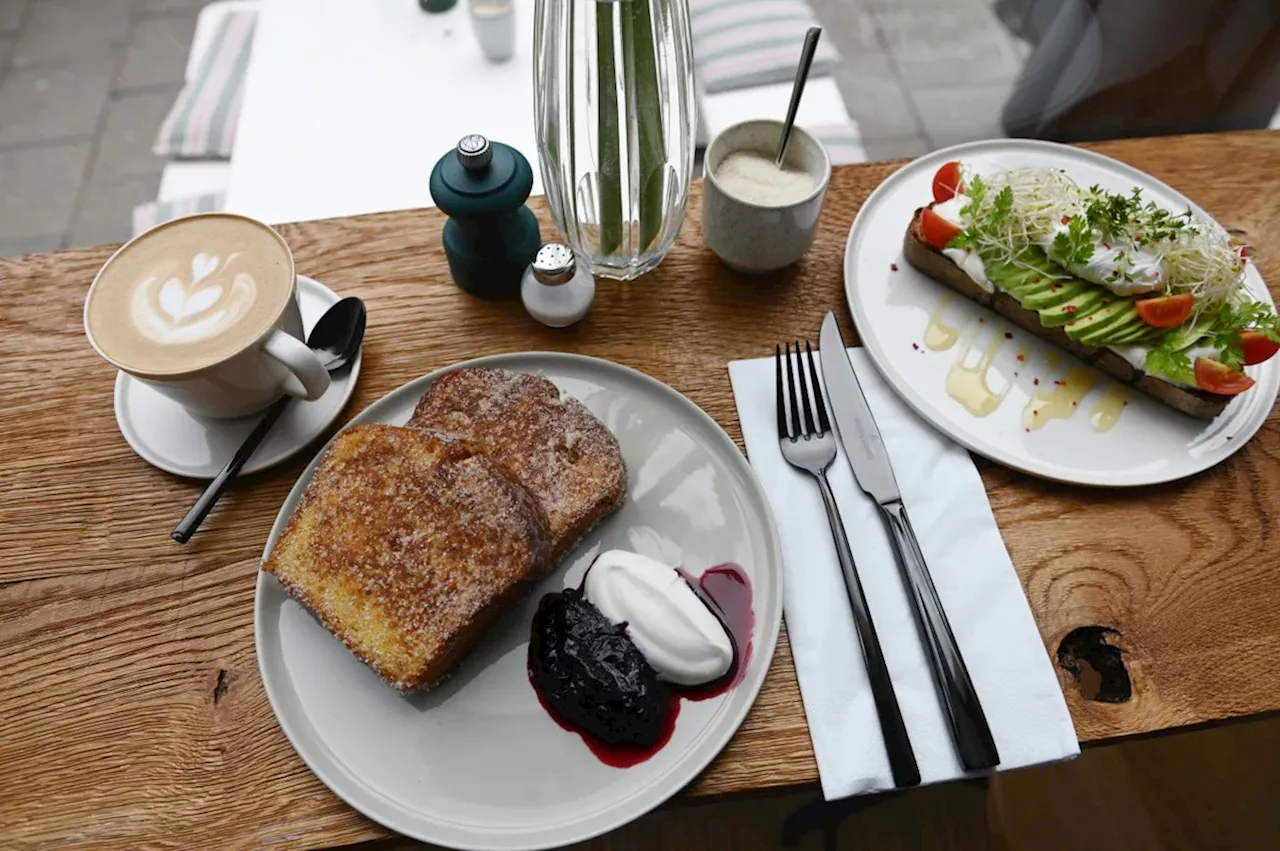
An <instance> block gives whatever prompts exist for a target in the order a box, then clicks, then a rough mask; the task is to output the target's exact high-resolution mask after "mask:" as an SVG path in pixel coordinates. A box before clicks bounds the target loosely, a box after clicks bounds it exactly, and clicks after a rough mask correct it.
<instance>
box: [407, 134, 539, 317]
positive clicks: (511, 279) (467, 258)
mask: <svg viewBox="0 0 1280 851" xmlns="http://www.w3.org/2000/svg"><path fill="white" fill-rule="evenodd" d="M430 186H431V198H432V199H433V200H434V201H435V203H436V206H437V207H439V208H440V209H441V210H443V211H444V212H445V213H446V214H447V215H448V216H449V221H447V222H445V224H444V253H445V255H446V256H447V257H448V258H449V273H450V274H452V275H453V280H454V282H455V283H457V285H458V286H460V287H462V288H463V289H464V290H466V291H467V292H469V293H471V294H472V295H476V296H480V297H481V298H518V297H519V296H520V281H521V278H522V276H523V275H524V270H525V268H526V267H527V266H528V265H529V264H530V263H532V262H533V258H534V255H536V254H537V253H538V248H539V246H541V244H542V235H541V234H540V233H539V232H538V219H537V217H536V216H534V215H533V212H532V211H531V210H530V209H529V208H528V207H526V206H525V205H524V202H525V201H526V200H527V199H528V197H529V192H530V191H531V190H532V189H533V169H532V168H530V166H529V161H528V160H527V159H525V158H524V156H523V155H522V154H521V153H520V152H519V151H517V150H516V149H515V148H512V147H510V146H508V145H504V144H502V143H501V142H490V141H489V140H488V139H486V138H485V137H483V136H480V135H477V134H472V135H470V136H465V137H463V139H462V141H461V142H459V143H458V146H457V147H456V148H455V149H454V150H452V151H449V153H447V154H445V155H444V156H443V157H441V158H440V161H439V162H437V163H436V167H435V168H433V169H432V170H431V184H430Z"/></svg>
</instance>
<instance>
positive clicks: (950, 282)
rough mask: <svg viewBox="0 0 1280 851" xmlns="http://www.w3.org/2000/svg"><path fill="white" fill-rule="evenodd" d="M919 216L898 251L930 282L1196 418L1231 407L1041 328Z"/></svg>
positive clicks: (1225, 401) (1222, 399) (1028, 312)
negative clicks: (968, 268)
mask: <svg viewBox="0 0 1280 851" xmlns="http://www.w3.org/2000/svg"><path fill="white" fill-rule="evenodd" d="M923 212H924V208H920V209H918V210H916V211H915V214H914V215H913V216H912V218H911V224H910V225H908V226H907V232H906V235H905V237H904V238H903V243H902V251H903V255H904V256H905V257H906V258H907V262H908V263H910V264H911V265H912V266H914V267H915V268H917V269H919V270H920V271H921V272H923V273H924V274H926V275H928V276H929V277H930V278H932V279H933V280H935V281H937V282H938V283H940V284H943V285H944V286H946V287H948V288H950V289H952V290H954V291H956V292H957V293H959V294H960V295H962V296H964V297H965V298H968V299H970V300H972V301H976V302H977V303H978V304H981V305H984V306H986V307H990V308H991V309H992V310H994V311H996V312H997V313H999V314H1000V315H1001V316H1003V317H1005V318H1006V319H1008V320H1009V321H1011V322H1014V323H1016V324H1017V325H1019V326H1020V327H1022V328H1023V329H1025V330H1027V331H1030V332H1031V333H1033V334H1035V335H1036V336H1037V337H1040V338H1041V339H1044V340H1048V341H1049V342H1051V343H1054V344H1056V345H1058V346H1059V347H1061V348H1063V349H1066V350H1067V351H1068V352H1070V353H1071V354H1073V355H1075V356H1076V357H1077V358H1079V359H1080V360H1082V361H1084V362H1085V363H1087V364H1089V365H1091V366H1093V367H1095V368H1097V369H1100V370H1102V371H1103V372H1104V373H1106V374H1107V375H1110V376H1111V377H1112V378H1114V379H1116V380H1117V381H1121V382H1124V383H1125V384H1128V385H1131V386H1132V387H1133V388H1135V389H1136V390H1140V391H1142V392H1143V393H1145V394H1147V395H1148V396H1150V397H1151V398H1153V399H1155V400H1157V401H1159V402H1163V403H1164V404H1166V405H1168V406H1169V407H1171V408H1173V409H1174V410H1177V411H1181V412H1182V413H1184V414H1187V415H1189V416H1192V417H1197V418H1199V419H1205V420H1211V419H1213V418H1214V417H1216V416H1218V414H1221V413H1222V411H1223V410H1224V409H1225V408H1226V407H1227V405H1228V404H1229V403H1230V402H1231V399H1232V397H1231V396H1222V395H1219V394H1217V393H1206V392H1205V391H1203V390H1196V389H1194V388H1190V387H1181V386H1179V385H1177V384H1173V383H1172V382H1169V381H1165V380H1164V379H1163V378H1161V377H1159V376H1157V375H1148V374H1146V373H1144V372H1142V371H1141V370H1138V369H1135V368H1134V367H1133V366H1132V365H1131V364H1130V363H1129V362H1128V361H1126V360H1124V359H1123V358H1121V357H1120V356H1119V355H1117V354H1116V353H1115V352H1112V351H1110V350H1109V349H1106V348H1096V347H1093V346H1086V345H1084V344H1082V343H1080V342H1078V341H1076V340H1073V339H1071V338H1070V337H1068V336H1067V333H1066V329H1065V328H1062V327H1061V326H1058V327H1054V328H1046V327H1045V326H1044V325H1042V324H1041V322H1040V315H1039V314H1037V313H1036V312H1035V311H1034V310H1028V309H1027V308H1025V307H1023V306H1022V305H1021V304H1020V303H1019V302H1018V300H1017V299H1016V298H1014V297H1013V296H1011V295H1009V294H1008V293H1006V292H1003V291H1001V290H998V289H997V290H996V291H995V292H994V293H989V292H987V291H986V290H984V289H982V287H980V286H978V284H976V283H975V282H974V280H973V279H972V278H970V277H969V275H968V274H967V273H966V272H965V271H964V270H963V269H961V268H960V267H959V266H957V265H956V264H955V263H953V262H951V259H950V258H949V257H947V256H946V255H945V254H943V253H942V252H941V251H939V250H938V249H937V248H935V247H933V246H932V245H930V244H929V243H928V242H927V241H926V240H925V238H924V232H923V229H922V225H921V219H920V216H921V214H922V213H923Z"/></svg>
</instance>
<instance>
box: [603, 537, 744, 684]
mask: <svg viewBox="0 0 1280 851" xmlns="http://www.w3.org/2000/svg"><path fill="white" fill-rule="evenodd" d="M583 592H584V593H585V595H586V598H587V601H588V602H590V603H591V604H592V605H593V606H595V607H596V608H597V609H599V610H600V613H601V614H603V615H604V616H605V617H606V618H608V619H609V620H610V621H612V622H613V623H625V624H626V625H627V635H628V637H629V638H630V639H631V641H632V643H634V644H635V645H636V647H637V648H639V650H640V652H641V653H643V654H644V657H645V660H646V661H647V662H648V663H649V664H650V665H651V666H652V667H653V669H654V670H655V671H657V672H658V676H659V677H661V678H662V679H664V680H666V681H668V682H671V683H676V684H677V685H689V686H692V685H701V684H703V683H709V682H711V681H713V680H717V679H719V678H720V677H723V676H724V675H725V674H726V673H728V671H729V668H730V666H732V664H733V643H732V642H731V641H730V640H729V634H728V633H727V632H725V628H724V626H723V625H722V624H721V623H720V620H719V619H718V618H717V617H716V616H715V615H714V614H712V612H711V610H710V609H708V608H707V606H706V604H705V603H703V602H702V600H701V598H699V597H698V595H697V594H695V593H694V591H693V589H692V588H690V587H689V583H687V582H686V581H685V580H684V577H683V576H681V575H680V574H679V573H678V572H677V571H676V570H675V568H673V567H669V566H667V565H665V564H663V563H662V562H659V561H654V560H653V559H651V558H648V557H647V556H642V555H639V554H638V553H631V552H627V551H625V550H609V551H608V552H604V553H601V554H600V557H599V558H597V559H596V561H595V563H594V564H593V565H592V566H591V570H590V571H588V573H587V580H586V583H585V585H584V587H583Z"/></svg>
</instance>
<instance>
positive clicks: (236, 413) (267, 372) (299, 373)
mask: <svg viewBox="0 0 1280 851" xmlns="http://www.w3.org/2000/svg"><path fill="white" fill-rule="evenodd" d="M214 216H222V217H226V216H231V217H233V218H240V219H245V220H246V221H249V222H251V223H253V224H255V225H258V226H259V227H263V228H266V229H267V230H268V231H269V232H270V233H272V234H274V235H275V237H276V239H277V240H279V242H280V245H281V246H282V247H283V248H284V250H285V254H286V255H287V256H288V258H289V268H288V271H287V274H288V276H289V285H290V287H291V288H292V290H291V292H290V294H289V298H288V299H286V300H285V301H284V303H283V305H282V306H281V309H280V312H279V314H277V316H276V318H275V320H274V321H273V322H272V323H271V325H270V326H269V327H268V328H267V329H266V330H265V331H264V332H263V333H262V334H260V335H259V336H258V337H257V338H256V339H254V340H252V341H251V342H250V343H249V344H248V345H246V346H244V347H243V348H241V349H240V350H239V351H237V352H235V353H234V354H231V355H229V356H228V357H225V358H223V359H222V360H220V361H218V362H216V363H213V364H210V365H208V366H204V367H200V368H198V369H193V370H190V371H188V372H180V373H149V372H147V371H145V370H140V369H136V368H134V367H130V366H126V365H124V364H122V363H119V362H117V361H115V360H112V359H111V358H110V357H108V356H107V355H106V353H104V352H103V351H102V349H101V348H100V347H99V346H98V344H97V343H96V342H95V341H94V339H93V334H92V333H91V332H90V330H89V315H88V314H89V311H88V307H89V299H90V298H91V297H92V294H93V287H94V286H97V283H98V281H99V279H101V277H102V273H103V271H104V270H105V269H106V268H107V267H108V266H110V265H111V262H112V261H113V260H115V259H116V258H117V257H119V256H120V255H122V254H124V253H125V252H127V251H128V250H129V247H130V246H131V245H133V244H134V243H135V242H137V241H139V240H141V239H144V238H145V237H146V236H147V235H148V234H149V233H150V232H151V231H147V232H146V233H143V234H140V235H138V236H136V237H134V238H133V239H132V240H130V241H129V242H126V243H125V244H124V245H122V246H120V248H119V249H118V250H117V251H116V252H115V254H112V255H111V257H110V259H108V260H107V262H106V263H104V264H103V266H102V269H100V270H99V271H98V274H97V275H96V276H94V279H93V284H92V285H90V287H89V295H88V296H86V298H85V315H84V330H85V336H87V337H88V338H89V343H90V344H91V345H92V346H93V348H94V350H95V351H97V353H98V354H99V355H100V356H101V357H102V358H103V360H106V361H107V362H108V363H110V364H112V365H113V366H115V367H116V368H117V369H119V370H121V371H122V372H126V373H128V374H129V375H131V376H133V377H134V378H136V379H137V380H139V381H141V382H143V383H144V384H147V385H148V386H150V387H152V388H154V389H155V390H157V391H159V392H160V393H162V394H163V395H165V396H167V397H169V398H170V399H172V400H174V401H175V402H177V403H178V404H179V405H182V407H184V408H186V409H187V410H188V411H190V412H191V413H192V414H196V415H198V416H204V417H214V418H229V417H242V416H246V415H248V414H252V413H256V412H258V411H261V410H262V409H263V408H266V407H267V406H269V405H270V404H271V403H272V402H274V401H276V400H277V399H279V398H280V397H281V396H282V395H284V394H286V393H287V394H288V395H290V396H295V397H297V398H299V399H306V400H312V399H319V398H320V397H321V396H323V395H324V394H325V391H326V390H328V389H329V371H328V370H327V369H325V366H324V363H323V361H321V360H320V357H319V356H318V355H317V354H316V353H315V352H313V351H312V350H311V349H310V348H308V347H307V344H306V343H305V342H303V341H304V339H305V337H306V332H305V331H304V329H303V327H302V313H301V311H300V310H299V308H298V279H297V275H296V272H295V270H294V264H293V252H291V251H290V250H289V246H288V245H287V244H286V243H285V241H284V239H282V238H281V237H280V235H279V234H277V233H276V232H275V231H274V230H272V229H271V228H270V227H268V226H267V225H264V224H262V223H261V222H258V221H255V220H253V219H249V218H248V217H246V216H232V214H230V213H201V214H199V215H197V216H189V217H187V218H190V219H197V218H207V217H214ZM158 227H164V225H159V226H158ZM153 230H154V228H153Z"/></svg>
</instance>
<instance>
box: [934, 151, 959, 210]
mask: <svg viewBox="0 0 1280 851" xmlns="http://www.w3.org/2000/svg"><path fill="white" fill-rule="evenodd" d="M963 191H964V184H963V183H961V182H960V163H958V162H955V161H952V162H949V163H943V164H942V168H940V169H938V173H937V174H935V175H934V176H933V200H935V201H937V202H938V203H939V204H941V203H942V202H943V201H950V200H951V199H952V198H954V197H956V194H957V193H959V192H963Z"/></svg>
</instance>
